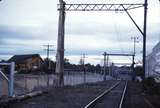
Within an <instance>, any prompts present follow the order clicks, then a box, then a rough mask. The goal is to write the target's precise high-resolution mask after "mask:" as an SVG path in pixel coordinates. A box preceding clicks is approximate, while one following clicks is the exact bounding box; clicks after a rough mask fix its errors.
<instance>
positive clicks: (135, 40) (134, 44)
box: [131, 36, 138, 80]
mask: <svg viewBox="0 0 160 108" xmlns="http://www.w3.org/2000/svg"><path fill="white" fill-rule="evenodd" d="M131 39H133V56H132V80H134V79H135V71H134V65H135V55H136V43H137V42H138V41H137V39H138V37H136V36H134V37H131Z"/></svg>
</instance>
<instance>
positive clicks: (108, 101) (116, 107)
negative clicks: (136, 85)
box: [84, 80, 127, 108]
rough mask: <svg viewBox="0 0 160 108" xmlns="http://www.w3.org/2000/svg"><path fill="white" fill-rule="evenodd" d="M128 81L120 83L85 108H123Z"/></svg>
mask: <svg viewBox="0 0 160 108" xmlns="http://www.w3.org/2000/svg"><path fill="white" fill-rule="evenodd" d="M126 89H127V81H122V80H121V81H119V82H117V83H116V84H114V85H113V86H111V87H110V88H109V89H107V90H105V91H104V92H103V93H102V94H100V95H99V96H97V97H96V98H95V99H94V100H92V101H90V102H89V103H88V104H87V105H86V106H85V107H84V108H122V105H123V101H124V97H125V93H126Z"/></svg>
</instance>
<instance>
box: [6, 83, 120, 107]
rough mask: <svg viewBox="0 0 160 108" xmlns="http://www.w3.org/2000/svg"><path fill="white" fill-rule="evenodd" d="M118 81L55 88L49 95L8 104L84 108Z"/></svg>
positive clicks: (9, 105) (14, 105) (15, 105)
mask: <svg viewBox="0 0 160 108" xmlns="http://www.w3.org/2000/svg"><path fill="white" fill-rule="evenodd" d="M116 82H117V81H106V82H98V83H90V84H85V85H77V86H66V87H63V88H54V89H51V90H50V91H49V93H48V94H44V95H42V96H38V97H34V98H32V99H27V100H24V101H21V102H18V103H14V104H8V106H7V108H83V107H84V106H85V105H87V104H88V102H89V101H91V100H92V99H94V98H95V97H96V96H98V94H101V93H102V92H103V91H104V90H105V89H107V88H109V87H110V86H111V85H113V84H115V83H116Z"/></svg>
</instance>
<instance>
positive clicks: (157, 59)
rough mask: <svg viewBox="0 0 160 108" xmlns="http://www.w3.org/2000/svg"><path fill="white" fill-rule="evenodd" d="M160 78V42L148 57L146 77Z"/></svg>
mask: <svg viewBox="0 0 160 108" xmlns="http://www.w3.org/2000/svg"><path fill="white" fill-rule="evenodd" d="M157 75H158V76H160V42H159V43H158V44H157V45H156V46H155V47H154V48H153V49H152V52H151V53H150V54H149V55H148V56H147V57H146V76H157Z"/></svg>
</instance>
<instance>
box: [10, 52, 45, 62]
mask: <svg viewBox="0 0 160 108" xmlns="http://www.w3.org/2000/svg"><path fill="white" fill-rule="evenodd" d="M33 57H40V55H39V54H26V55H14V56H13V57H11V58H10V59H9V60H8V61H9V62H16V63H20V62H23V61H24V60H27V59H30V58H33ZM40 58H41V57H40ZM41 60H42V59H41Z"/></svg>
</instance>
